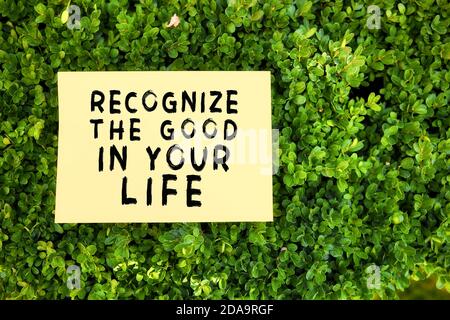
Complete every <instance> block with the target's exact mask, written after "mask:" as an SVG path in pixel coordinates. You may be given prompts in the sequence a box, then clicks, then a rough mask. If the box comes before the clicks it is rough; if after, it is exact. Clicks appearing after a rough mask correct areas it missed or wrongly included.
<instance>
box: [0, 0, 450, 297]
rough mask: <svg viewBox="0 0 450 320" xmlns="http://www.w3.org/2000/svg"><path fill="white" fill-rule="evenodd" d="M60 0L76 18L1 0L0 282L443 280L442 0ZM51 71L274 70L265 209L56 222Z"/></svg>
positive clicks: (386, 290)
mask: <svg viewBox="0 0 450 320" xmlns="http://www.w3.org/2000/svg"><path fill="white" fill-rule="evenodd" d="M72 4H76V5H78V6H79V7H80V9H81V28H80V29H79V30H77V29H73V30H70V29H69V28H68V27H67V26H66V25H65V24H63V23H62V21H61V14H62V13H63V11H64V10H65V8H66V7H67V6H68V2H66V1H60V0H50V1H48V2H47V3H44V2H39V1H34V0H31V1H24V0H18V1H16V0H0V66H1V68H0V71H1V73H0V94H1V96H0V97H1V98H0V298H3V299H19V298H23V299H42V298H46V299H48V298H64V297H70V298H77V299H87V298H89V299H116V298H120V299H128V298H129V299H143V298H151V299H168V298H175V299H181V298H184V299H218V298H226V299H228V298H250V299H254V298H264V299H265V298H275V299H287V298H293V299H372V298H378V299H387V298H398V292H399V291H402V290H404V289H406V288H408V287H409V285H410V282H411V281H412V280H420V279H425V278H427V277H429V276H430V275H432V274H433V275H434V276H435V277H436V286H437V287H438V288H447V289H450V274H449V266H450V248H449V240H450V226H449V219H448V218H449V214H450V204H449V199H450V189H449V187H448V186H449V183H450V178H449V168H450V157H449V153H450V130H449V121H450V120H449V107H448V102H449V93H450V90H449V80H450V70H449V59H450V41H449V39H450V37H449V31H448V30H449V23H450V19H449V16H448V14H449V12H450V5H449V2H448V1H447V0H435V1H434V0H424V1H403V3H401V2H399V1H394V0H387V1H377V0H373V1H317V0H315V1H306V0H297V1H278V0H277V1H275V0H269V1H256V0H244V1H242V0H229V1H225V0H221V1H219V0H184V1H154V0H141V1H126V0H112V1H103V0H95V1H88V0H80V1H73V2H72ZM370 4H376V5H378V6H379V7H380V8H381V17H380V21H381V29H379V30H376V29H374V30H370V29H368V28H367V26H366V21H367V18H368V17H369V16H370V15H368V12H367V8H368V6H369V5H370ZM174 13H176V14H177V15H178V16H179V17H180V18H181V23H180V25H179V26H178V27H176V28H167V22H168V21H169V20H170V17H171V16H172V15H173V14H174ZM61 70H74V71H81V70H270V71H271V72H272V99H273V113H272V114H273V117H272V119H273V127H274V128H278V129H279V130H280V141H279V142H280V144H279V157H280V170H279V172H278V174H277V175H276V176H274V179H273V185H274V195H273V196H274V223H226V224H218V223H210V224H206V223H202V224H198V223H197V224H80V225H76V224H62V225H58V224H55V223H54V222H53V221H54V205H55V176H56V160H57V142H58V136H57V127H58V112H57V110H58V104H57V89H56V88H57V86H56V84H57V83H56V81H57V77H56V75H57V72H58V71H61ZM373 264H375V265H377V266H379V267H380V275H381V285H380V287H379V288H378V289H377V288H368V287H367V280H368V277H369V274H368V273H367V272H366V270H367V268H368V267H369V266H371V265H373ZM70 265H78V266H80V267H81V288H80V289H76V290H69V289H68V287H67V286H66V280H67V278H68V274H67V273H66V269H67V267H68V266H70Z"/></svg>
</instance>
